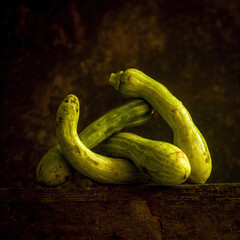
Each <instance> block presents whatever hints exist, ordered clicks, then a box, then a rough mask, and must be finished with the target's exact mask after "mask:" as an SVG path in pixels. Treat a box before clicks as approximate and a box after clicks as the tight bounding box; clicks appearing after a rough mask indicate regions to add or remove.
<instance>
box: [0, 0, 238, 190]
mask: <svg viewBox="0 0 240 240" xmlns="http://www.w3.org/2000/svg"><path fill="white" fill-rule="evenodd" d="M9 2H11V1H8V2H7V1H3V2H2V3H1V10H0V11H1V18H2V21H1V23H2V24H1V26H2V30H1V38H0V39H1V55H0V58H1V65H0V67H1V72H0V80H1V87H0V91H1V92H0V94H1V95H0V96H1V118H0V120H1V123H0V131H1V132H0V141H1V142H0V151H1V152H0V154H1V156H0V187H24V188H26V187H39V185H38V183H37V182H36V176H35V171H36V167H37V164H38V163H39V161H40V159H41V157H42V156H43V154H44V153H45V152H46V151H48V149H49V148H51V147H53V146H54V145H55V144H57V139H56V135H55V126H54V125H55V114H56V111H57V108H58V106H59V104H60V102H61V101H62V100H63V98H64V97H65V96H66V95H67V94H69V93H73V94H76V95H77V96H78V98H79V100H80V101H81V117H80V122H79V131H81V129H83V128H84V127H86V126H87V125H88V124H90V123H91V122H92V121H94V120H95V119H96V118H98V117H100V116H101V115H102V114H104V113H106V112H107V111H108V110H110V109H112V108H113V107H116V106H119V105H120V104H122V103H124V102H126V99H124V98H123V97H122V96H121V95H120V94H119V93H117V92H116V91H115V90H114V89H113V88H112V87H111V86H109V84H108V79H109V76H110V74H111V72H116V71H119V70H125V69H127V68H129V67H134V68H137V69H140V70H142V71H143V72H144V73H146V74H147V75H149V76H151V77H153V78H154V79H156V80H158V81H160V82H161V83H163V84H164V85H165V86H166V87H167V88H168V89H169V90H170V91H171V92H172V93H173V94H174V95H175V96H176V97H177V98H178V99H180V100H181V101H182V102H183V104H184V105H185V107H186V108H187V109H188V110H189V112H190V114H191V115H192V118H193V120H194V122H195V124H196V125H197V126H198V128H199V129H200V131H201V132H202V133H203V135H204V136H205V139H206V141H207V143H208V146H209V149H210V152H211V155H212V161H213V171H212V175H211V176H210V178H209V180H208V182H209V183H220V182H239V181H240V157H239V143H240V134H239V119H240V94H239V89H240V84H239V83H240V80H239V67H240V66H239V63H240V60H239V32H240V31H239V29H240V16H239V10H240V6H239V1H238V0H231V1H222V0H201V1H200V0H195V1H190V0H189V1H187V0H182V1H167V0H165V1H164V0H160V1H157V0H155V1H119V0H116V1H111V0H105V1H101V0H100V1H91V0H90V1H76V0H70V1H57V0H51V1H22V0H21V1H13V2H18V3H17V4H14V3H9ZM127 130H128V131H132V132H135V133H137V134H139V135H141V136H144V137H147V138H150V139H158V140H163V141H170V142H171V141H172V131H171V129H170V128H169V126H168V125H167V124H166V123H165V121H164V120H163V119H162V118H161V117H160V116H159V115H158V114H157V113H155V114H154V115H153V117H152V119H151V120H150V121H149V122H147V123H146V124H144V125H142V126H139V127H136V128H131V129H127ZM74 186H78V178H73V179H72V181H71V183H68V184H65V185H63V186H62V187H74Z"/></svg>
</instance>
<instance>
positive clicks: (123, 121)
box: [36, 99, 153, 187]
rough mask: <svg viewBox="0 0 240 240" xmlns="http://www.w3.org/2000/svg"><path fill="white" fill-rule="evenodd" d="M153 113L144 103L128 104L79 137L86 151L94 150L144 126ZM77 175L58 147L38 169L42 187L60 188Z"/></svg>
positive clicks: (50, 151) (107, 115) (137, 101)
mask: <svg viewBox="0 0 240 240" xmlns="http://www.w3.org/2000/svg"><path fill="white" fill-rule="evenodd" d="M152 112H153V110H152V107H151V106H150V105H149V104H148V103H147V102H146V101H144V100H142V99H134V100H131V101H128V102H127V103H125V104H123V105H121V106H118V107H116V108H114V109H112V110H110V111H109V112H107V113H106V114H104V115H103V116H101V117H100V118H98V119H97V120H95V121H94V122H92V123H91V124H90V125H88V126H87V127H86V128H85V129H84V130H83V131H81V133H79V137H80V139H81V141H82V142H83V143H84V145H85V146H86V147H88V148H89V149H92V148H93V147H95V146H97V145H98V144H99V143H101V142H102V141H104V140H105V139H106V138H108V137H110V136H111V135H112V134H114V133H116V132H118V131H120V130H122V129H123V128H126V127H134V126H138V125H141V124H143V123H145V122H146V121H148V120H149V119H150V118H151V115H152ZM74 171H75V170H74V169H73V168H72V167H71V166H70V165H69V163H68V162H67V161H66V159H65V157H64V155H63V154H62V151H61V148H60V146H59V144H58V145H56V146H55V147H53V148H51V149H50V150H49V151H48V152H47V153H45V154H44V156H43V157H42V159H41V160H40V162H39V164H38V166H37V170H36V176H37V181H38V182H39V183H40V184H41V185H43V186H45V187H57V186H59V185H62V184H64V183H65V182H66V181H68V180H69V178H70V177H71V175H72V174H73V172H74Z"/></svg>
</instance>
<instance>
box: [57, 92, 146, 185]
mask: <svg viewBox="0 0 240 240" xmlns="http://www.w3.org/2000/svg"><path fill="white" fill-rule="evenodd" d="M78 119H79V101H78V98H77V97H76V96H75V95H72V94H70V95H68V96H67V97H66V98H65V99H64V100H63V101H62V103H61V104H60V106H59V108H58V111H57V116H56V134H57V138H58V142H59V145H60V147H61V150H62V153H63V154H64V156H65V158H66V159H67V161H68V163H69V164H70V165H71V166H72V167H73V168H74V169H75V170H76V171H78V172H80V173H81V174H82V175H84V176H86V177H88V178H90V179H92V180H94V181H96V182H99V183H103V184H133V183H144V182H147V181H149V179H148V178H147V177H146V176H145V175H144V174H143V173H142V172H141V171H139V170H138V168H137V167H136V166H135V165H134V164H133V163H132V162H130V161H128V160H126V159H123V158H110V157H106V156H102V155H100V154H97V153H94V152H92V151H91V150H90V149H89V148H87V147H86V146H85V145H84V144H83V142H82V141H81V140H80V138H79V136H78V134H77V124H78Z"/></svg>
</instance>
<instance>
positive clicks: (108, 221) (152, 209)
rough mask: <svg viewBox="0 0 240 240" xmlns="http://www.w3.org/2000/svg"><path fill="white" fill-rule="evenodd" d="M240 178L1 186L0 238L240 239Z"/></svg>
mask: <svg viewBox="0 0 240 240" xmlns="http://www.w3.org/2000/svg"><path fill="white" fill-rule="evenodd" d="M239 206H240V183H229V184H227V183H226V184H204V185H189V184H186V185H179V186H173V187H160V186H98V187H94V188H85V189H81V188H74V189H62V188H56V189H53V188H47V189H44V188H36V189H31V188H21V189H19V188H18V189H16V188H15V189H14V188H2V189H0V212H1V214H0V237H1V239H231V240H233V239H239V237H240V207H239Z"/></svg>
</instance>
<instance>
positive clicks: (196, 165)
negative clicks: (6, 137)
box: [109, 68, 212, 183]
mask: <svg viewBox="0 0 240 240" xmlns="http://www.w3.org/2000/svg"><path fill="white" fill-rule="evenodd" d="M109 83H110V85H112V86H113V87H114V88H115V89H116V90H117V91H119V92H120V93H121V94H123V95H124V96H127V97H134V98H136V97H137V98H143V99H145V100H146V101H147V102H148V103H150V104H151V105H152V106H153V108H154V109H155V110H156V111H158V112H159V114H160V115H161V116H162V117H163V118H164V119H165V120H166V122H167V123H168V124H169V126H170V127H171V128H172V130H173V133H174V144H175V145H176V146H178V147H179V148H180V149H181V150H183V152H184V153H185V154H186V155H187V157H188V159H189V161H190V164H191V174H190V176H189V178H188V181H189V182H191V183H204V182H205V181H206V180H207V179H208V178H209V176H210V174H211V170H212V160H211V156H210V153H209V149H208V146H207V143H206V141H205V139H204V137H203V135H202V134H201V132H200V131H199V130H198V128H197V127H196V125H195V124H194V122H193V120H192V118H191V116H190V114H189V112H188V111H187V109H186V108H185V107H184V106H183V104H182V102H181V101H179V100H178V99H177V98H176V97H174V96H173V95H172V94H171V92H170V91H169V90H168V89H167V88H166V87H165V86H163V85H162V84H161V83H160V82H158V81H156V80H154V79H152V78H150V77H149V76H147V75H146V74H144V73H143V72H141V71H139V70H137V69H133V68H130V69H127V70H126V71H119V72H117V73H112V74H111V76H110V79H109Z"/></svg>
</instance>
